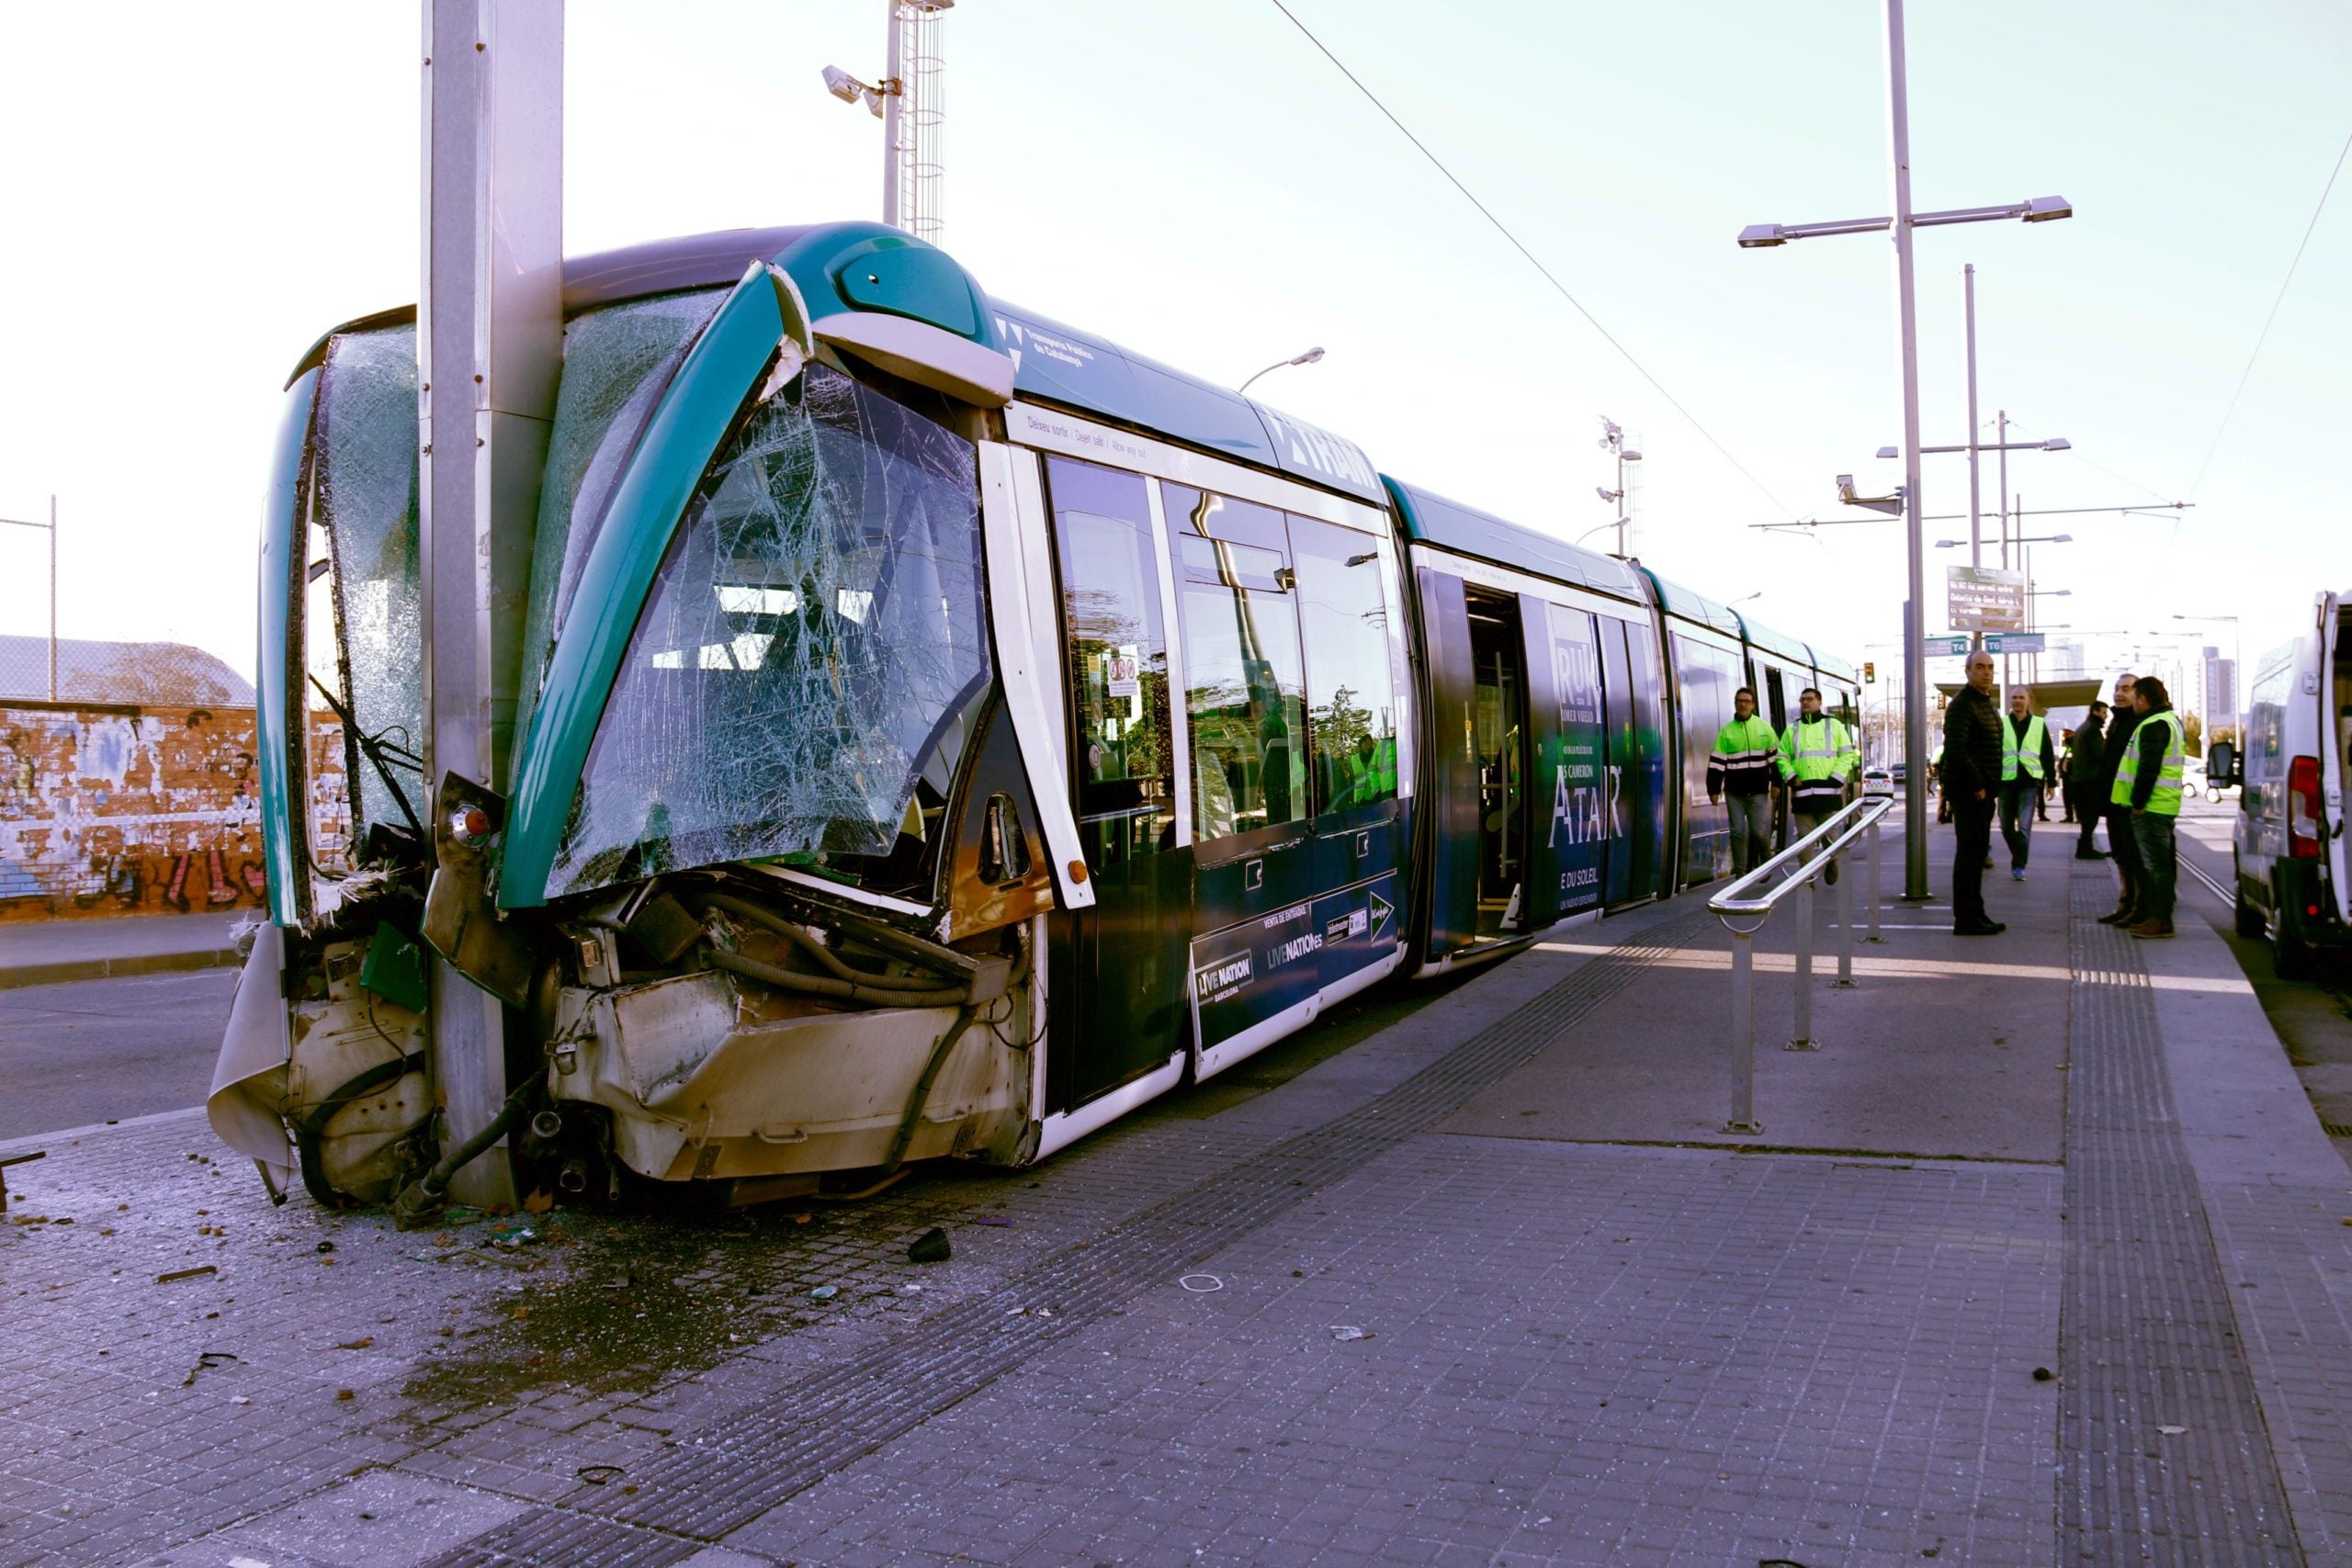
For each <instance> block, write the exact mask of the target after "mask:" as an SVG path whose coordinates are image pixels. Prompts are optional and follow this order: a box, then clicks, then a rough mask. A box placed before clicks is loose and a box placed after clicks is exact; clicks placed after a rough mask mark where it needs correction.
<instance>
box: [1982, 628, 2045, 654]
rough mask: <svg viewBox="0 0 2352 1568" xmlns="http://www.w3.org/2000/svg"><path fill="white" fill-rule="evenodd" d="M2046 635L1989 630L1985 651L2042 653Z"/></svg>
mask: <svg viewBox="0 0 2352 1568" xmlns="http://www.w3.org/2000/svg"><path fill="white" fill-rule="evenodd" d="M2044 640H2045V639H2044V637H2043V636H2042V634H2041V633H2040V632H1987V633H1985V652H1987V653H2040V652H2041V651H2043V649H2042V646H2041V645H2042V643H2043V641H2044Z"/></svg>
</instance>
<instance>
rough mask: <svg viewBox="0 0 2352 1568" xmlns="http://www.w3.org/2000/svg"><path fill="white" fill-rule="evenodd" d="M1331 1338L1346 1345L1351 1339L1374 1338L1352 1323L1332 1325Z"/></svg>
mask: <svg viewBox="0 0 2352 1568" xmlns="http://www.w3.org/2000/svg"><path fill="white" fill-rule="evenodd" d="M1331 1337H1332V1338H1334V1339H1337V1340H1338V1341H1339V1342H1340V1344H1342V1345H1344V1344H1346V1343H1348V1342H1349V1341H1350V1340H1351V1339H1369V1338H1371V1337H1372V1336H1371V1335H1370V1334H1367V1333H1366V1332H1364V1331H1363V1329H1361V1328H1358V1327H1357V1326H1356V1325H1354V1324H1352V1323H1335V1324H1333V1325H1331Z"/></svg>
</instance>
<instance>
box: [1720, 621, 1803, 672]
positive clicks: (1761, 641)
mask: <svg viewBox="0 0 2352 1568" xmlns="http://www.w3.org/2000/svg"><path fill="white" fill-rule="evenodd" d="M1733 614H1734V615H1738V612H1737V611H1734V612H1733ZM1739 624H1740V626H1742V627H1743V628H1744V629H1745V630H1746V631H1747V640H1748V641H1749V642H1751V643H1753V644H1754V645H1755V646H1757V647H1758V648H1760V649H1763V650H1764V651H1765V652H1767V653H1774V654H1778V655H1780V657H1781V658H1782V659H1793V660H1796V661H1797V662H1798V663H1799V664H1802V665H1804V667H1805V668H1806V669H1808V670H1809V669H1811V668H1813V649H1809V648H1807V647H1806V646H1805V645H1804V644H1803V643H1801V642H1799V641H1798V640H1797V639H1796V638H1794V637H1791V636H1789V635H1788V634H1787V633H1785V632H1776V631H1774V630H1773V629H1772V628H1771V627H1770V626H1766V625H1764V623H1762V622H1761V621H1758V620H1752V619H1750V618H1749V617H1748V616H1746V615H1740V616H1739Z"/></svg>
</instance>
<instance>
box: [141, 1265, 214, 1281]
mask: <svg viewBox="0 0 2352 1568" xmlns="http://www.w3.org/2000/svg"><path fill="white" fill-rule="evenodd" d="M219 1272H220V1269H215V1268H214V1267H213V1266H212V1265H211V1264H209V1263H199V1264H198V1265H197V1266H196V1267H195V1268H193V1269H173V1270H172V1271H171V1272H170V1273H168V1274H158V1275H156V1276H155V1283H157V1284H159V1285H168V1284H170V1283H171V1282H172V1281H173V1280H193V1279H195V1278H196V1277H197V1276H198V1275H199V1274H218V1273H219Z"/></svg>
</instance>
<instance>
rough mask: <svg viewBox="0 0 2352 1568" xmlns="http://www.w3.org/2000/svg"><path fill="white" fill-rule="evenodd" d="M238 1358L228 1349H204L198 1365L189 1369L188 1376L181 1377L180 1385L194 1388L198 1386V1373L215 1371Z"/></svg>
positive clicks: (197, 1362)
mask: <svg viewBox="0 0 2352 1568" xmlns="http://www.w3.org/2000/svg"><path fill="white" fill-rule="evenodd" d="M235 1359H237V1358H236V1357H234V1356H232V1355H231V1354H229V1352H228V1351H226V1350H206V1351H202V1352H200V1353H199V1354H198V1356H197V1358H196V1365H194V1366H192V1367H190V1368H189V1369H188V1370H187V1376H186V1377H184V1378H182V1379H180V1386H181V1387H182V1388H194V1387H195V1386H196V1374H197V1373H198V1372H209V1371H213V1370H214V1369H215V1368H218V1367H225V1366H227V1365H228V1364H229V1363H230V1362H232V1361H233V1360H235Z"/></svg>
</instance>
